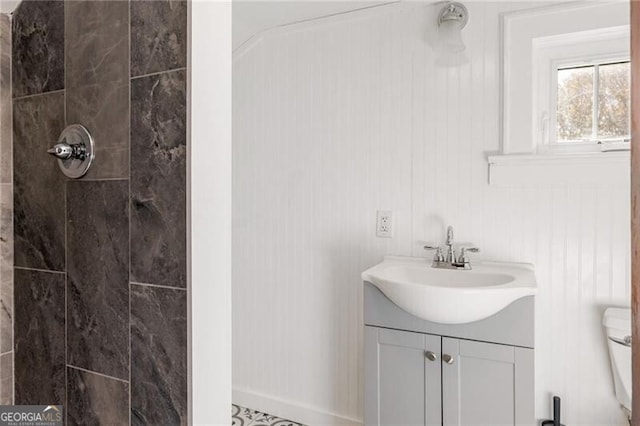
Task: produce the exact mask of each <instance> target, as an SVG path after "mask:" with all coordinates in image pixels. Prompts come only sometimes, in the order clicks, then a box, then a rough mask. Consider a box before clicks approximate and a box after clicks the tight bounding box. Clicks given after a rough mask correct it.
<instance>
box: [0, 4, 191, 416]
mask: <svg viewBox="0 0 640 426" xmlns="http://www.w3.org/2000/svg"><path fill="white" fill-rule="evenodd" d="M12 36H13V41H12V45H13V56H12V58H13V67H14V70H15V71H14V75H13V79H12V83H13V87H12V89H13V145H12V147H13V161H14V165H15V169H14V186H13V188H14V196H13V208H14V211H15V215H14V221H13V222H14V226H15V241H14V250H15V261H14V265H15V274H16V282H15V288H14V298H15V299H16V308H17V305H18V303H20V304H22V303H24V304H25V305H24V306H23V305H21V306H20V308H17V311H16V312H14V322H15V332H16V339H15V341H14V352H15V353H14V355H15V360H14V368H15V374H16V380H15V396H16V403H41V402H42V403H46V404H49V403H52V402H55V403H64V402H65V398H66V401H67V404H66V407H65V408H66V413H67V421H68V423H69V424H118V425H120V424H129V423H134V424H188V419H187V411H188V410H187V300H188V299H187V297H188V293H187V291H186V287H187V283H186V270H187V258H186V146H187V140H186V75H187V73H186V71H187V70H186V56H187V55H186V52H187V50H186V48H187V3H186V2H184V1H172V0H167V1H165V0H157V1H131V2H127V1H118V0H115V1H110V0H98V1H94V0H80V1H78V0H74V1H64V2H63V1H58V0H53V1H38V0H29V1H25V2H23V4H22V5H21V6H20V7H19V8H18V10H17V11H16V12H15V14H14V17H13V25H12ZM0 53H1V52H0ZM0 59H1V55H0ZM0 65H1V64H0ZM0 120H1V117H0ZM72 123H80V124H83V125H84V126H85V127H87V128H88V129H89V130H90V131H91V132H92V134H93V136H94V139H95V142H96V146H97V153H96V158H95V161H94V163H93V165H92V168H91V170H90V171H89V173H88V174H87V175H86V176H85V177H84V178H83V179H81V180H67V179H66V178H64V177H63V175H62V173H61V172H60V171H59V169H58V167H57V164H56V162H55V161H54V160H53V159H52V158H51V157H49V156H48V155H47V154H46V149H47V148H48V147H49V146H50V145H52V144H53V143H54V142H55V141H56V140H57V138H58V135H59V134H60V132H61V131H62V129H63V128H64V126H65V125H66V124H72ZM1 180H2V179H1V176H0V181H1ZM0 184H1V182H0ZM0 222H1V220H0ZM48 271H60V272H55V273H52V272H48ZM132 281H133V282H138V283H136V284H132V283H131V282H132ZM2 297H3V296H2V291H1V289H0V299H2ZM0 301H1V300H0ZM65 302H66V306H65ZM0 308H1V306H0ZM28 309H29V310H30V311H29V310H28ZM28 312H31V315H30V316H29V315H27V313H28ZM1 314H2V312H1V311H0V322H1V321H2V315H1ZM45 322H46V325H42V324H44V323H45ZM65 332H66V335H65ZM18 334H20V336H19V337H18V336H17V335H18ZM0 349H1V342H0ZM65 349H66V353H65ZM0 352H1V350H0ZM4 361H5V362H8V361H6V359H5V360H4ZM2 362H3V358H1V357H0V398H1V397H2V395H3V393H2V392H3V389H4V388H3V385H2V381H1V379H2V375H1V368H2V365H3V364H2ZM43 372H44V374H42V373H43ZM65 372H66V380H65ZM52 373H53V374H52Z"/></svg>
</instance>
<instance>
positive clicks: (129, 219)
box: [127, 2, 133, 425]
mask: <svg viewBox="0 0 640 426" xmlns="http://www.w3.org/2000/svg"><path fill="white" fill-rule="evenodd" d="M127 23H128V25H127V30H128V40H127V42H128V46H127V47H128V49H129V52H128V58H127V65H128V69H127V77H128V83H129V84H128V86H129V87H128V90H129V96H128V99H127V105H128V107H129V116H128V120H129V134H128V135H127V138H128V141H129V144H128V154H129V155H128V160H129V167H128V169H129V170H128V171H127V172H128V178H129V179H128V184H127V188H128V193H127V207H128V208H127V211H128V212H129V217H128V221H127V224H128V227H129V236H128V237H129V241H128V243H129V259H128V260H129V265H128V266H129V270H128V271H127V272H128V277H129V285H128V288H129V327H128V328H129V329H128V335H129V415H128V416H127V418H128V419H129V425H131V423H132V422H131V415H132V412H133V382H132V381H131V378H132V376H133V362H132V360H133V356H132V353H131V350H132V348H131V347H132V345H131V324H132V321H131V296H132V292H131V217H132V216H131V115H132V114H131V84H132V82H133V80H132V79H131V2H129V4H128V6H127Z"/></svg>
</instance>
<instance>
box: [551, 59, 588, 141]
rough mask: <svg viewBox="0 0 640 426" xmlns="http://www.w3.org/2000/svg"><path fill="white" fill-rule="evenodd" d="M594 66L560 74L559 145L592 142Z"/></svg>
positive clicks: (572, 69)
mask: <svg viewBox="0 0 640 426" xmlns="http://www.w3.org/2000/svg"><path fill="white" fill-rule="evenodd" d="M594 68H595V67H594V66H585V67H575V68H566V69H559V70H558V105H557V125H558V128H557V139H556V140H557V141H558V142H570V141H580V140H585V139H591V135H592V133H593V102H594V87H593V74H594Z"/></svg>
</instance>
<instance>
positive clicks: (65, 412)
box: [62, 2, 69, 423]
mask: <svg viewBox="0 0 640 426" xmlns="http://www.w3.org/2000/svg"><path fill="white" fill-rule="evenodd" d="M67 40H68V38H67V6H65V4H64V2H62V52H63V53H62V54H63V61H64V65H63V72H64V76H63V81H64V89H65V90H64V126H65V128H66V126H67V98H68V96H67V90H66V89H67V75H68V73H67V62H68V61H67V46H66V44H67ZM63 182H64V183H63V185H64V270H65V271H66V272H68V271H69V261H68V258H69V250H68V247H69V244H68V226H67V224H68V222H69V205H68V204H69V203H68V202H67V200H68V190H69V185H68V184H67V182H68V180H67V179H66V178H65V180H64V181H63ZM68 287H69V274H67V275H65V279H64V364H65V368H64V403H65V405H64V407H63V415H64V417H65V423H68V422H69V374H68V370H69V369H68V368H67V365H69V342H68V333H67V329H68V314H67V309H68V301H67V299H68V294H69V292H68Z"/></svg>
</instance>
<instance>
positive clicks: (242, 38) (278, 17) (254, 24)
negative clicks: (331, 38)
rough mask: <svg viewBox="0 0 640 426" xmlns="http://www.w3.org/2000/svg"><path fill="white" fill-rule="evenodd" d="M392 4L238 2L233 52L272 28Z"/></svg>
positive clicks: (313, 0)
mask: <svg viewBox="0 0 640 426" xmlns="http://www.w3.org/2000/svg"><path fill="white" fill-rule="evenodd" d="M392 1H393V0H387V1H365V0H363V1H318V0H298V1H234V2H233V48H234V50H235V49H236V48H238V47H239V46H240V45H242V44H243V43H244V42H246V41H247V40H249V39H250V38H251V37H253V36H254V35H256V34H258V33H260V32H262V31H264V30H267V29H270V28H274V27H278V26H281V25H286V24H291V23H294V22H300V21H306V20H309V19H314V18H320V17H323V16H329V15H335V14H338V13H344V12H348V11H351V10H357V9H363V8H367V7H371V6H377V5H381V4H385V3H390V2H392Z"/></svg>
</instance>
